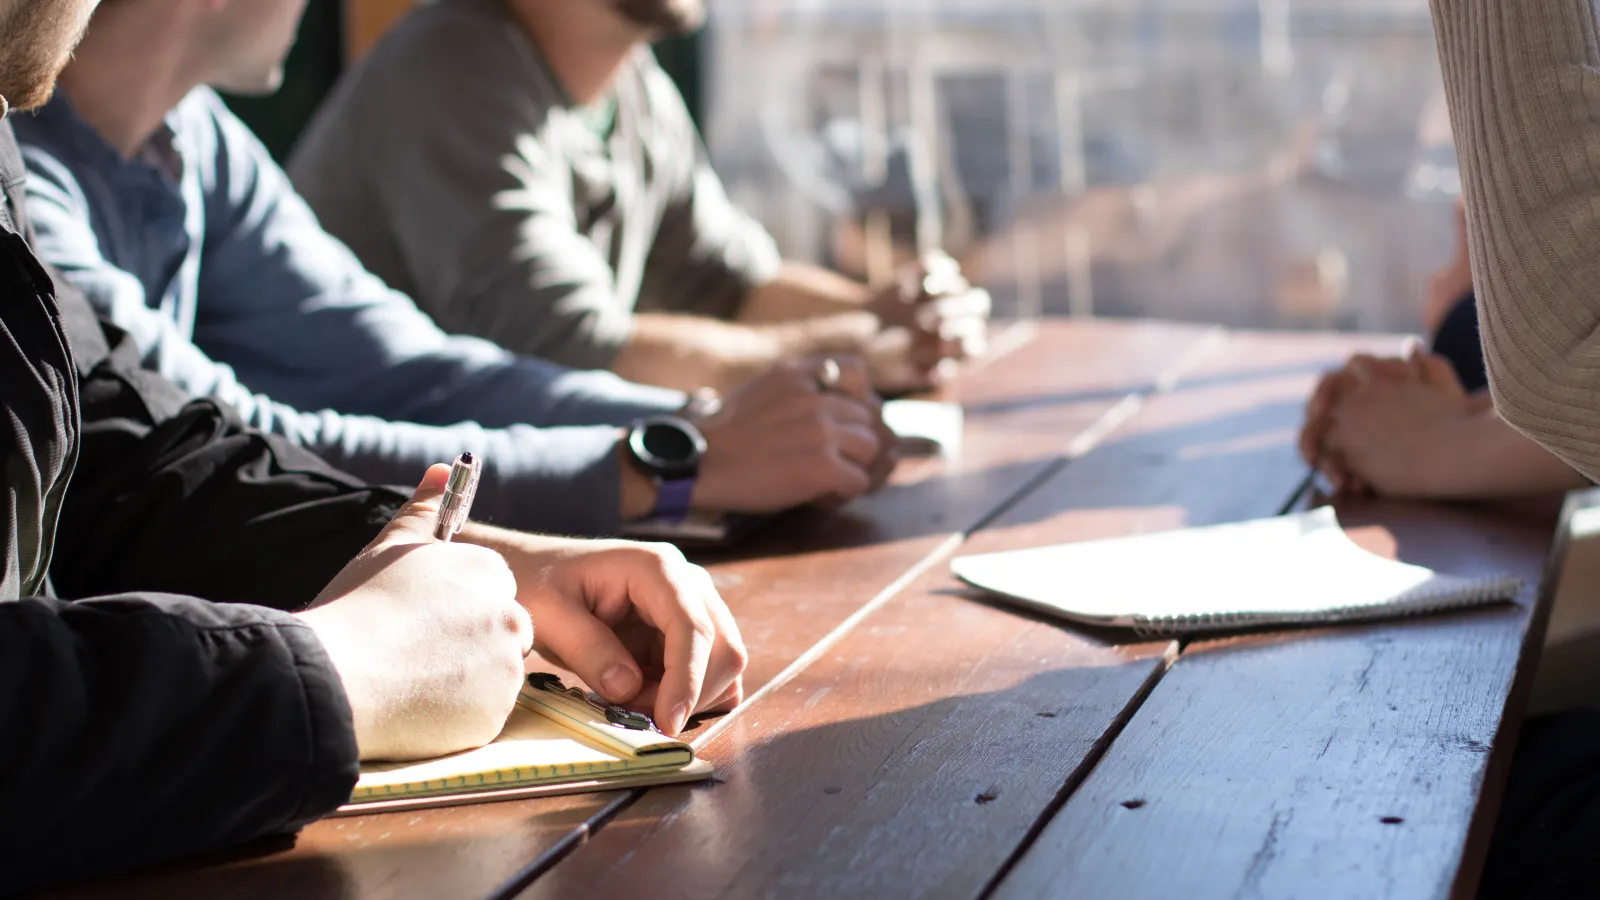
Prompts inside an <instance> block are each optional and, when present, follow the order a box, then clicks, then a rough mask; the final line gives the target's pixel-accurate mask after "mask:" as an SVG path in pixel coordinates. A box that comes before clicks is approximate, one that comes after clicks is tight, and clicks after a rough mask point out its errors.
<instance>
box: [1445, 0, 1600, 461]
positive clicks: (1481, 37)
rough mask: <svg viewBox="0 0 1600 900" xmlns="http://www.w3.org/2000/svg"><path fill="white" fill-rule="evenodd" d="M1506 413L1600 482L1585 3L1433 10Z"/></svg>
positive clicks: (1599, 288) (1483, 0)
mask: <svg viewBox="0 0 1600 900" xmlns="http://www.w3.org/2000/svg"><path fill="white" fill-rule="evenodd" d="M1432 8H1433V15H1434V23H1435V26H1436V32H1437V34H1438V40H1439V56H1440V62H1441V65H1442V68H1443V71H1444V82H1445V89H1446V94H1447V96H1448V98H1449V102H1450V117H1451V120H1452V125H1453V127H1454V130H1455V138H1456V147H1457V150H1458V151H1459V155H1460V158H1461V172H1462V182H1463V194H1464V197H1465V199H1466V208H1467V219H1468V234H1469V239H1470V246H1471V256H1472V262H1473V282H1474V284H1475V285H1476V288H1477V291H1478V298H1479V301H1480V304H1481V308H1482V310H1483V316H1482V322H1481V324H1482V328H1483V339H1484V350H1485V356H1486V358H1487V362H1488V368H1489V374H1490V381H1491V384H1492V385H1493V388H1494V391H1495V402H1496V405H1497V406H1498V407H1499V409H1500V411H1501V413H1502V415H1504V416H1505V417H1506V419H1507V420H1508V421H1509V422H1510V423H1511V424H1513V425H1514V426H1516V428H1518V429H1520V430H1521V431H1523V432H1525V433H1526V434H1528V435H1529V436H1531V437H1532V438H1534V439H1535V440H1537V441H1539V442H1540V443H1541V444H1543V445H1544V446H1545V447H1547V448H1549V449H1550V450H1551V451H1552V452H1554V453H1556V454H1558V455H1560V456H1561V457H1562V458H1563V459H1565V460H1567V461H1568V462H1569V463H1571V464H1572V465H1573V466H1575V467H1576V468H1578V469H1580V470H1582V471H1583V472H1584V473H1586V474H1588V475H1589V476H1591V477H1595V476H1600V416H1597V415H1596V411H1595V408H1594V397H1595V396H1596V393H1597V392H1600V369H1597V368H1596V367H1595V366H1594V365H1593V362H1592V361H1593V360H1594V358H1595V357H1596V355H1597V354H1600V300H1597V298H1600V257H1597V256H1596V255H1595V252H1594V248H1595V247H1596V245H1597V244H1600V203H1597V200H1600V162H1596V158H1595V156H1594V153H1593V147H1594V146H1595V145H1596V144H1597V143H1600V120H1597V119H1596V118H1595V115H1594V110H1595V108H1596V106H1597V105H1600V36H1597V30H1596V27H1595V9H1594V4H1593V0H1515V2H1505V0H1433V2H1432Z"/></svg>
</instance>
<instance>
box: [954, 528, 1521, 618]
mask: <svg viewBox="0 0 1600 900" xmlns="http://www.w3.org/2000/svg"><path fill="white" fill-rule="evenodd" d="M951 567H952V569H954V571H955V573H956V574H957V575H958V576H959V577H961V578H962V579H963V580H965V581H967V582H969V583H971V584H973V585H974V586H976V587H980V588H983V589H985V590H989V591H993V592H995V593H998V594H1003V595H1005V596H1007V597H1010V598H1012V599H1014V600H1016V601H1018V602H1021V603H1023V604H1025V605H1027V606H1030V607H1032V608H1035V609H1038V610H1040V611H1042V612H1045V613H1048V614H1054V615H1063V616H1066V617H1068V618H1073V619H1078V620H1081V621H1086V622H1091V623H1097V624H1108V625H1129V626H1133V625H1137V624H1139V623H1140V622H1142V621H1162V620H1169V619H1173V620H1182V619H1194V618H1204V617H1218V616H1227V617H1236V618H1240V619H1255V620H1260V621H1261V622H1272V621H1285V622H1291V621H1316V620H1319V619H1322V618H1326V617H1328V615H1329V614H1333V613H1338V614H1340V616H1341V617H1343V616H1346V615H1350V614H1354V613H1357V612H1359V611H1361V610H1368V611H1377V610H1380V609H1384V608H1389V609H1392V610H1393V611H1395V612H1397V613H1398V612H1401V611H1404V610H1405V609H1407V608H1410V607H1417V608H1431V607H1433V606H1437V605H1440V604H1441V603H1443V604H1446V605H1447V604H1448V603H1449V602H1450V599H1451V597H1452V596H1453V595H1460V596H1461V597H1463V598H1466V597H1471V596H1475V595H1476V594H1477V593H1480V592H1481V591H1482V589H1483V587H1484V584H1485V583H1484V582H1481V581H1474V580H1469V579H1462V578H1456V577H1453V576H1448V575H1440V574H1437V573H1435V572H1433V571H1432V570H1430V569H1427V568H1424V567H1422V566H1414V565H1409V564H1406V563H1400V562H1395V561H1392V560H1387V559H1384V558H1382V557H1378V556H1375V555H1373V554H1370V553H1367V552H1366V551H1364V550H1362V549H1361V548H1360V547H1358V546H1356V544H1355V543H1354V542H1352V541H1351V540H1350V539H1349V537H1348V536H1347V535H1345V533H1344V530H1343V529H1342V528H1340V526H1339V522H1338V519H1337V518H1336V516H1335V514H1334V511H1333V510H1332V508H1329V507H1323V508H1319V509H1316V510H1312V511H1310V512H1305V513H1300V514H1297V515H1290V516H1281V517H1277V518H1273V519H1262V520H1258V521H1254V522H1243V523H1238V524H1233V525H1221V526H1214V527H1210V528H1196V529H1188V530H1184V531H1173V532H1166V533H1162V534H1153V535H1143V536H1138V537H1129V538H1118V539H1114V540H1108V541H1092V542H1086V543H1081V544H1067V545H1061V546H1056V547H1043V548H1038V549H1033V550H1022V551H1015V552H1009V553H995V554H987V555H983V556H971V557H963V558H961V559H957V560H955V561H954V562H953V563H952V565H951ZM1501 594H1504V588H1502V589H1501Z"/></svg>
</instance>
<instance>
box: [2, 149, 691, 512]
mask: <svg viewBox="0 0 1600 900" xmlns="http://www.w3.org/2000/svg"><path fill="white" fill-rule="evenodd" d="M232 124H233V125H237V123H236V122H234V123H232ZM229 125H230V123H229V121H228V120H226V119H220V120H218V126H219V134H221V133H223V132H225V131H226V130H227V129H228V127H229ZM237 127H238V128H240V129H242V128H243V126H242V125H237ZM243 139H247V140H245V141H244V144H243V146H245V147H246V149H247V150H248V151H249V152H247V153H244V154H243V155H244V156H256V155H257V154H259V158H257V159H254V160H249V159H244V160H241V159H239V158H238V157H239V156H240V155H241V154H240V153H239V152H234V153H231V154H228V156H229V157H230V163H231V164H230V166H229V168H228V170H227V173H226V177H227V183H226V184H225V185H219V186H222V187H226V188H227V195H228V197H231V198H234V199H233V200H231V201H229V202H228V203H225V204H223V205H222V206H221V207H220V208H214V209H210V210H208V211H207V212H208V213H209V214H211V215H213V216H224V217H226V218H225V219H217V218H213V219H212V222H211V228H210V229H209V230H208V232H207V236H206V244H205V250H204V257H203V266H202V270H203V271H204V274H203V275H202V285H201V288H202V301H201V303H200V304H199V309H198V311H197V312H196V314H195V323H194V324H195V329H196V334H197V336H202V337H201V338H200V340H198V341H196V340H190V339H189V338H188V336H187V335H186V334H185V333H184V330H183V328H182V326H181V325H180V323H179V321H178V320H177V318H175V316H174V313H173V312H172V311H166V310H162V309H157V308H152V307H151V306H149V305H148V303H147V298H146V296H145V289H144V287H143V285H142V284H141V282H140V281H139V279H138V278H136V277H134V276H133V275H132V274H131V273H129V272H127V271H124V270H122V269H120V268H118V267H117V266H115V265H112V264H111V263H110V262H109V261H107V260H106V259H105V258H104V256H103V255H102V252H101V249H100V245H99V240H98V238H97V237H96V235H95V232H94V230H93V228H92V226H91V224H90V222H91V218H90V217H91V207H90V199H89V197H88V196H87V195H86V193H85V191H84V189H83V186H81V185H80V184H79V182H78V181H77V179H76V178H74V177H73V175H72V173H71V171H70V170H69V169H68V168H67V167H66V166H65V165H64V164H62V163H61V162H60V161H59V160H57V159H55V158H54V157H52V156H51V155H50V154H48V153H46V152H44V151H43V150H41V149H40V148H38V147H36V146H35V147H30V148H28V150H27V153H26V155H27V159H28V163H29V169H30V179H29V185H28V204H29V212H30V214H31V217H32V218H33V220H34V227H35V229H36V231H37V237H38V241H37V244H38V251H39V253H40V255H41V257H42V258H43V259H44V260H45V261H46V262H48V263H50V264H51V265H53V266H55V267H56V268H58V269H60V270H61V271H62V272H63V273H64V274H65V275H66V276H67V277H68V278H69V279H70V280H71V281H72V282H73V283H74V284H75V285H76V286H78V287H79V288H80V289H81V290H83V291H84V292H85V293H86V294H87V295H88V296H89V298H90V300H91V302H93V303H94V305H95V307H96V308H97V310H98V311H99V312H100V313H101V314H102V315H103V316H106V317H107V318H109V319H111V320H112V321H113V322H114V323H115V324H117V325H118V326H119V327H121V328H123V329H124V330H126V331H128V332H129V333H130V334H132V335H133V336H134V338H135V340H136V341H137V343H138V345H139V346H140V348H141V349H142V351H143V352H144V354H145V363H146V365H147V366H149V367H151V368H153V369H156V370H157V371H159V372H161V373H162V374H163V375H165V376H166V377H168V378H171V379H172V380H173V381H175V382H177V383H178V384H179V385H180V386H181V387H182V388H184V390H185V391H187V392H188V393H190V394H192V395H195V396H201V395H208V396H213V397H216V398H218V399H220V400H223V401H225V402H227V403H229V404H231V405H233V406H234V407H236V408H237V409H238V410H239V412H240V413H241V415H242V416H244V418H245V420H246V421H247V422H249V423H250V424H251V425H253V426H254V427H257V428H259V429H261V430H263V431H267V432H270V433H274V434H278V435H282V436H284V437H287V438H289V439H290V440H293V441H295V442H296V443H299V444H301V445H303V446H306V447H309V448H311V449H313V450H315V451H317V452H318V453H320V454H321V455H323V456H324V457H325V458H327V459H328V460H329V461H331V462H333V463H334V464H335V465H337V466H339V467H341V468H344V469H346V470H347V471H349V472H351V473H352V474H355V475H357V476H359V477H362V478H365V479H367V480H369V481H374V482H378V483H389V484H397V485H409V484H413V483H415V481H416V480H417V479H418V478H419V477H420V475H421V473H422V471H423V469H424V468H425V467H426V466H427V465H428V464H430V463H434V462H444V461H448V460H449V459H451V458H452V457H454V456H455V455H456V454H457V453H459V452H461V451H462V450H473V451H474V452H476V453H479V454H480V455H481V456H482V457H483V458H484V459H485V460H486V462H487V468H486V471H485V473H484V483H483V487H482V490H481V491H480V496H479V501H478V506H477V507H476V510H475V517H476V518H480V519H483V520H486V521H492V522H497V523H499V524H502V525H506V526H509V527H515V528H523V529H529V530H540V531H557V532H564V533H576V534H614V533H616V532H617V531H618V530H619V525H620V523H619V521H618V509H619V507H620V496H619V490H620V486H619V483H618V482H619V479H618V473H619V471H620V466H621V465H622V462H621V460H620V459H619V458H618V450H617V445H618V438H619V433H620V431H619V428H618V427H617V426H620V425H623V424H626V423H627V422H629V421H632V420H633V419H635V418H637V417H639V416H642V415H648V414H652V413H657V412H661V411H665V410H672V409H676V408H678V407H680V406H681V405H682V403H683V402H684V398H683V396H682V395H681V394H678V393H676V392H671V391H660V390H657V389H654V388H646V387H642V386H636V385H631V384H629V383H627V382H624V381H621V380H620V379H617V378H615V377H614V376H611V375H609V374H606V373H581V372H572V371H568V370H565V369H562V368H560V367H557V366H553V365H549V364H546V363H542V362H539V361H537V360H533V359H529V358H526V357H517V356H514V355H512V354H509V353H506V352H504V351H502V350H500V349H498V348H496V347H494V346H493V345H491V344H487V343H485V342H482V341H478V340H473V339H466V338H455V337H449V336H446V335H444V334H442V333H441V332H440V331H439V330H438V329H437V328H435V327H433V324H432V322H431V321H430V320H428V319H427V317H426V316H424V315H423V314H422V313H420V312H419V311H417V310H416V308H415V307H414V306H412V305H411V303H410V301H409V300H407V299H406V298H405V297H403V296H401V295H398V294H395V293H393V292H391V291H388V290H387V289H386V288H385V287H384V286H383V285H382V284H381V283H380V282H378V281H377V280H376V279H374V278H372V277H371V276H370V275H368V274H367V273H365V271H364V270H362V269H361V267H360V265H359V264H358V263H356V261H355V260H354V259H353V258H352V257H351V256H350V255H349V254H348V252H346V251H345V250H344V248H343V247H342V245H340V244H338V242H337V241H334V240H333V239H332V238H329V237H327V236H326V235H324V234H322V232H321V231H320V229H318V228H317V226H316V222H315V219H314V218H313V217H312V216H311V214H310V213H309V212H308V211H306V210H305V208H304V206H303V205H302V204H300V203H299V201H298V199H297V198H296V197H294V195H293V194H292V192H291V191H289V190H288V188H287V185H286V182H285V181H284V179H283V177H282V174H281V172H280V171H279V170H278V169H277V167H276V166H275V165H274V164H272V163H271V162H270V160H268V159H267V158H266V156H265V151H263V150H261V149H260V146H259V144H257V143H256V142H255V139H254V138H253V137H251V136H249V135H248V134H246V135H244V136H243V138H239V137H230V138H229V141H231V142H234V143H236V144H237V143H238V142H239V141H240V140H243ZM230 285H231V287H230ZM201 343H205V344H206V345H207V346H208V348H209V349H211V350H212V351H213V352H212V353H209V354H208V353H207V352H205V351H204V350H202V349H201V346H200V344H201ZM223 355H225V356H226V358H227V359H229V362H230V363H231V364H224V363H222V362H219V361H218V360H217V359H215V358H214V356H223ZM241 376H242V377H241ZM246 384H248V385H249V386H248V387H247V386H246ZM302 408H304V409H316V410H322V411H319V412H303V411H301V410H302ZM335 409H337V410H339V411H338V412H334V411H332V410H335ZM395 420H409V421H395ZM530 423H531V424H530ZM534 426H551V427H534Z"/></svg>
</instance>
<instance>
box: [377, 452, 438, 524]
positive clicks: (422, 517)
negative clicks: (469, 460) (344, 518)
mask: <svg viewBox="0 0 1600 900" xmlns="http://www.w3.org/2000/svg"><path fill="white" fill-rule="evenodd" d="M449 482H450V467H449V466H447V465H444V464H442V463H440V464H436V465H432V466H429V467H428V471H427V472H425V473H423V476H422V481H421V483H419V484H418V485H417V489H416V490H414V491H412V492H411V499H410V500H407V501H406V502H405V505H404V506H402V507H400V511H399V512H397V513H395V516H394V518H393V519H390V520H389V524H388V525H387V526H385V527H384V529H383V533H382V534H380V535H378V542H379V543H399V544H415V543H422V542H425V541H431V540H433V526H434V524H435V520H436V519H437V517H438V515H439V501H440V500H441V499H443V497H444V489H445V485H447V484H448V483H449Z"/></svg>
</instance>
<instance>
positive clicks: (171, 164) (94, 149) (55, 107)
mask: <svg viewBox="0 0 1600 900" xmlns="http://www.w3.org/2000/svg"><path fill="white" fill-rule="evenodd" d="M29 115H32V116H34V117H36V118H37V119H38V120H39V123H40V125H41V126H43V127H44V129H45V130H47V131H49V132H50V133H51V134H53V135H55V136H56V137H57V139H58V140H61V141H64V142H65V143H66V144H67V146H68V147H70V148H71V149H72V151H73V152H74V153H77V154H78V155H79V156H80V157H81V158H82V159H83V161H84V162H86V163H88V164H89V165H91V166H94V167H96V168H99V169H101V170H103V171H106V172H113V173H117V172H122V171H125V170H129V169H136V170H140V171H147V170H149V169H154V170H155V171H157V172H159V173H160V174H161V175H163V176H165V177H167V178H169V179H171V180H172V182H173V183H174V184H176V183H178V182H179V181H180V180H181V179H182V178H183V170H184V162H183V154H182V152H181V151H180V150H179V149H178V141H177V138H178V132H177V128H176V127H175V125H176V123H175V119H176V116H177V110H176V109H173V110H169V111H168V112H167V114H166V116H165V117H163V119H162V122H161V127H160V128H158V129H156V133H155V134H153V135H151V136H150V139H149V140H148V141H146V142H145V145H144V146H143V147H141V148H140V149H139V152H137V153H135V154H134V156H133V158H132V159H123V158H122V154H121V153H119V152H118V151H117V148H115V147H113V146H111V144H110V143H109V142H108V141H106V139H105V138H103V137H101V136H100V132H98V131H96V130H95V129H94V126H93V125H90V124H89V123H88V122H87V121H85V120H84V118H83V117H82V116H80V115H79V114H78V110H77V108H76V107H74V106H73V105H72V101H71V100H70V99H68V98H67V95H66V93H65V92H64V91H56V94H55V96H54V97H52V98H50V102H49V103H46V104H45V105H44V106H43V107H41V108H39V109H38V110H36V111H34V112H33V113H30V114H29Z"/></svg>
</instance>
